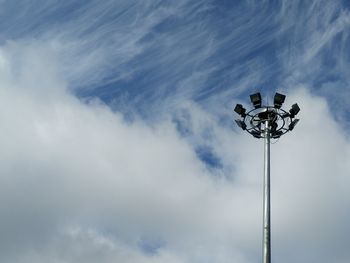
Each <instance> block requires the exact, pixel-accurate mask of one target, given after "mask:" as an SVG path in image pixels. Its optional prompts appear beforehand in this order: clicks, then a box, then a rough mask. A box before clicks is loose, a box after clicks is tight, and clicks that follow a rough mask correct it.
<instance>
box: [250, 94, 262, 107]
mask: <svg viewBox="0 0 350 263" xmlns="http://www.w3.org/2000/svg"><path fill="white" fill-rule="evenodd" d="M250 100H251V102H252V103H253V106H254V107H255V109H257V108H260V107H261V95H260V92H258V93H254V94H252V95H250Z"/></svg>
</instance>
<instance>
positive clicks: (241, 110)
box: [234, 104, 246, 117]
mask: <svg viewBox="0 0 350 263" xmlns="http://www.w3.org/2000/svg"><path fill="white" fill-rule="evenodd" d="M234 111H235V112H236V113H238V114H239V115H241V116H242V117H245V112H246V109H245V108H244V107H243V105H242V104H237V105H236V107H235V109H234Z"/></svg>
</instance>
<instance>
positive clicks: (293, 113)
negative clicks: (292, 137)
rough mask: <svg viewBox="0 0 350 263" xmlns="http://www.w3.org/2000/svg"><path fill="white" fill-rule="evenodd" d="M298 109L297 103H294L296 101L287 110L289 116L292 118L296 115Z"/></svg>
mask: <svg viewBox="0 0 350 263" xmlns="http://www.w3.org/2000/svg"><path fill="white" fill-rule="evenodd" d="M299 111H300V108H299V106H298V104H296V103H295V104H293V105H292V108H291V109H290V110H289V113H290V117H291V118H294V117H295V115H297V114H298V112H299Z"/></svg>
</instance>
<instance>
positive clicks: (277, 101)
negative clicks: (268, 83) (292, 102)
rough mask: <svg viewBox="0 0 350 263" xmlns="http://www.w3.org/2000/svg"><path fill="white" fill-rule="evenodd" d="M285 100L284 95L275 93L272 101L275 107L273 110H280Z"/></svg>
mask: <svg viewBox="0 0 350 263" xmlns="http://www.w3.org/2000/svg"><path fill="white" fill-rule="evenodd" d="M285 99H286V96H285V95H283V94H281V93H278V92H276V94H275V97H274V99H273V103H274V105H275V108H276V109H280V108H281V107H282V104H283V102H284V100H285Z"/></svg>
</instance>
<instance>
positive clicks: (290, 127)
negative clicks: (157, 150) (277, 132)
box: [288, 119, 299, 131]
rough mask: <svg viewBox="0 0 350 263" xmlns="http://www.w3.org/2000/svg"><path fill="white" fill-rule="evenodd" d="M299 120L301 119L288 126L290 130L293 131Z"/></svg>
mask: <svg viewBox="0 0 350 263" xmlns="http://www.w3.org/2000/svg"><path fill="white" fill-rule="evenodd" d="M298 122H299V119H295V120H293V121H292V122H291V123H290V124H289V126H288V128H289V130H290V131H292V130H293V129H294V127H295V125H297V123H298Z"/></svg>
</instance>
